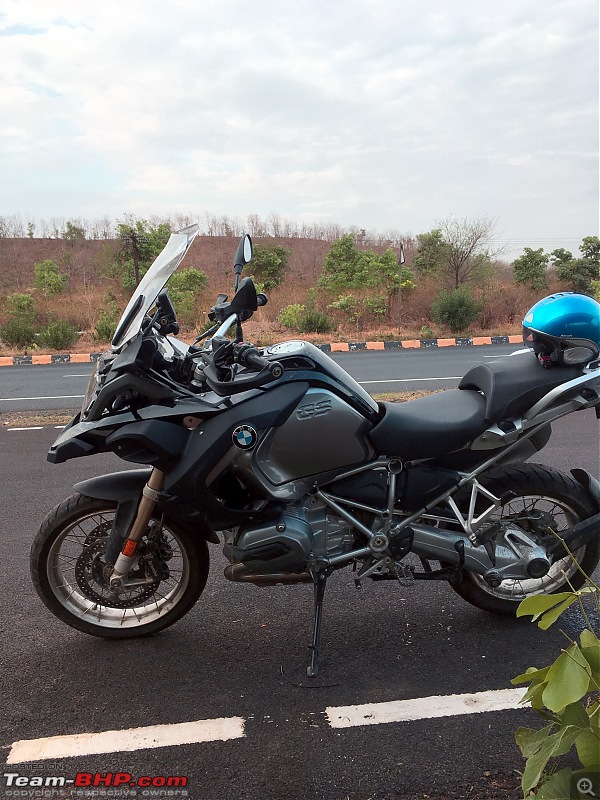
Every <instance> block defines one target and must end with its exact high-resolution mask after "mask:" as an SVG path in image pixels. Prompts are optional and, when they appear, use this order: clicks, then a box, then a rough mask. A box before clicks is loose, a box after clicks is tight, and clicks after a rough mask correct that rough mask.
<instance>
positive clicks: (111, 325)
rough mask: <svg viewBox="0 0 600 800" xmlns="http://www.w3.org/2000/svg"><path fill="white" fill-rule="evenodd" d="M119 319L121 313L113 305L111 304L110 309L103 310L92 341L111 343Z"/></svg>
mask: <svg viewBox="0 0 600 800" xmlns="http://www.w3.org/2000/svg"><path fill="white" fill-rule="evenodd" d="M119 318H120V315H119V312H118V310H117V307H116V306H115V305H114V304H113V303H110V304H109V306H108V308H103V309H102V311H101V312H100V316H99V317H98V319H97V320H96V323H95V325H94V329H95V330H93V331H92V339H93V340H94V341H95V342H110V341H111V339H112V338H113V336H114V334H115V330H116V328H117V324H118V322H119Z"/></svg>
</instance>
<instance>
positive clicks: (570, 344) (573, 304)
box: [523, 292, 600, 367]
mask: <svg viewBox="0 0 600 800" xmlns="http://www.w3.org/2000/svg"><path fill="white" fill-rule="evenodd" d="M523 341H524V342H525V344H526V345H527V346H528V347H530V348H531V349H532V350H533V351H534V352H535V353H536V355H537V356H538V358H539V360H540V361H541V363H542V364H543V365H544V366H545V367H550V366H552V365H553V364H571V365H574V364H587V363H588V362H590V361H592V360H593V359H594V358H597V357H598V355H599V354H600V303H598V302H596V300H594V299H593V298H592V297H588V296H587V295H585V294H575V293H574V292H557V293H556V294H551V295H550V296H549V297H544V299H543V300H540V301H539V302H538V303H536V304H535V305H534V306H533V308H531V309H530V310H529V311H528V312H527V314H525V319H524V320H523Z"/></svg>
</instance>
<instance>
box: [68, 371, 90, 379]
mask: <svg viewBox="0 0 600 800" xmlns="http://www.w3.org/2000/svg"><path fill="white" fill-rule="evenodd" d="M90 375H91V373H90V372H72V373H71V374H70V375H63V378H89V377H90Z"/></svg>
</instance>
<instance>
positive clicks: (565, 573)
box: [470, 494, 585, 602]
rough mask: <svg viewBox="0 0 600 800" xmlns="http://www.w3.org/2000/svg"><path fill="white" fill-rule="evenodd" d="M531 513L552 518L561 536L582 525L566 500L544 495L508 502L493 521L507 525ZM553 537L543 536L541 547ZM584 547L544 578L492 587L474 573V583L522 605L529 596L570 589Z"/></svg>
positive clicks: (556, 562)
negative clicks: (519, 516) (570, 528)
mask: <svg viewBox="0 0 600 800" xmlns="http://www.w3.org/2000/svg"><path fill="white" fill-rule="evenodd" d="M528 511H541V512H542V513H543V514H545V515H548V518H550V517H551V518H552V524H551V525H550V527H551V528H552V530H553V531H555V532H556V533H558V534H561V532H562V531H565V530H566V529H567V528H569V527H571V526H572V525H574V524H576V523H577V522H579V519H580V518H579V515H578V514H577V512H576V511H574V510H573V508H571V506H569V504H568V503H567V502H565V501H564V500H557V499H556V498H555V497H548V496H546V495H541V494H531V495H523V496H521V497H516V498H514V499H513V500H510V501H509V502H507V503H505V504H504V505H503V506H502V508H500V509H498V512H496V513H495V514H493V515H492V516H491V517H490V519H489V521H490V522H507V521H509V520H510V519H513V518H514V517H516V516H518V515H521V514H523V513H525V512H528ZM553 538H554V537H553V534H552V533H551V532H548V534H547V535H546V536H541V537H539V541H540V543H541V544H543V543H544V540H545V541H546V542H549V541H550V539H553ZM497 541H498V543H499V544H504V542H503V540H502V539H497ZM584 550H585V548H584V547H581V548H579V549H578V550H576V551H575V552H574V553H573V556H574V559H572V558H571V557H570V556H566V557H565V558H561V559H560V560H559V561H555V562H554V564H552V566H551V567H550V570H549V572H548V573H547V574H546V575H545V576H544V577H543V578H527V579H520V580H504V581H502V583H501V584H500V586H497V587H492V586H490V585H489V584H487V583H486V582H485V580H484V579H483V577H482V576H481V575H477V574H476V573H470V578H471V580H472V581H473V583H475V584H477V586H479V587H480V588H481V589H482V590H483V591H485V592H486V593H487V594H489V595H492V596H493V597H497V598H499V599H501V600H512V601H514V602H520V601H521V600H524V599H525V598H526V597H530V596H531V595H535V594H550V593H552V592H556V591H558V590H559V589H561V588H564V589H565V590H566V591H568V590H569V580H570V579H571V578H572V577H573V576H574V575H575V573H576V572H577V570H578V563H579V562H580V561H581V559H582V558H583V554H584Z"/></svg>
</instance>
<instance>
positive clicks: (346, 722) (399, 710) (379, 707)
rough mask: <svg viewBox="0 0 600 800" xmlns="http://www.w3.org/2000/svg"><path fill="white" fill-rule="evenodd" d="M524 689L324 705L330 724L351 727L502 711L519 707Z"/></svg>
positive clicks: (337, 726) (336, 726)
mask: <svg viewBox="0 0 600 800" xmlns="http://www.w3.org/2000/svg"><path fill="white" fill-rule="evenodd" d="M524 694H525V692H524V691H523V689H497V690H496V691H489V692H476V693H474V694H448V695H438V696H433V697H415V698H414V699H412V700H392V701H391V702H388V703H365V704H364V705H359V706H330V707H329V708H326V709H325V713H326V715H327V718H328V721H329V724H330V725H331V727H332V728H354V727H357V726H359V725H380V724H382V723H385V722H407V721H409V720H417V719H432V718H434V717H453V716H457V715H460V714H480V713H481V712H483V711H505V710H508V709H514V708H522V706H521V705H520V700H521V698H522V697H523V695H524Z"/></svg>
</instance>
